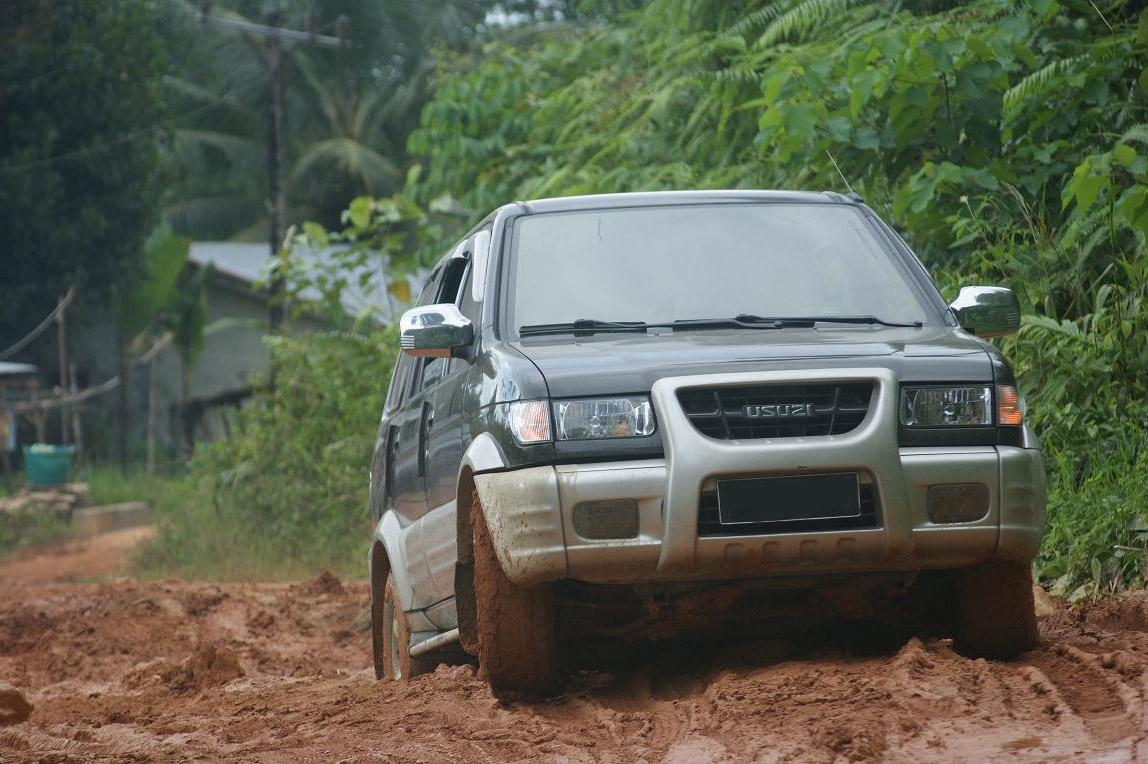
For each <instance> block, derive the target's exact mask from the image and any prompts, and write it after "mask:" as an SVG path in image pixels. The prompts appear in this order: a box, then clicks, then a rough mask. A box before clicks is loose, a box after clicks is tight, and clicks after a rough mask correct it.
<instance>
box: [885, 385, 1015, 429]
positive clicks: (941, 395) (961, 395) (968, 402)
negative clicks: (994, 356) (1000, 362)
mask: <svg viewBox="0 0 1148 764" xmlns="http://www.w3.org/2000/svg"><path fill="white" fill-rule="evenodd" d="M992 423H993V388H992V386H991V385H975V386H974V385H968V386H966V385H960V386H957V385H953V386H945V387H940V386H937V387H902V388H901V424H903V425H905V426H906V427H945V426H948V425H957V426H960V425H966V426H967V425H981V426H985V425H991V424H992Z"/></svg>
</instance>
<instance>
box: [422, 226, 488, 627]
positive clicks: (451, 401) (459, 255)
mask: <svg viewBox="0 0 1148 764" xmlns="http://www.w3.org/2000/svg"><path fill="white" fill-rule="evenodd" d="M474 241H475V238H474V237H471V238H468V239H466V240H465V241H464V242H463V243H462V244H461V245H460V246H459V247H458V248H457V249H456V250H455V252H454V253H453V255H452V257H451V259H450V261H449V262H448V263H447V265H446V269H445V273H444V276H443V287H442V290H441V292H440V294H439V301H440V302H452V303H454V304H455V305H456V306H458V307H459V309H460V311H467V312H463V315H464V316H466V317H467V318H469V319H470V320H471V323H472V324H473V325H474V327H475V329H476V331H477V329H478V325H479V321H478V315H477V309H476V308H477V303H476V302H475V301H474V300H473V299H469V298H468V296H469V294H470V281H471V261H472V259H473V258H472V257H471V254H472V253H471V249H472V246H473V243H474ZM468 313H469V314H468ZM445 360H446V361H447V363H446V364H445V365H444V369H443V376H442V378H441V379H439V380H437V381H436V382H435V385H434V388H433V390H432V391H431V392H430V393H429V395H428V404H429V408H428V411H429V416H430V423H429V425H428V427H427V444H426V454H427V458H426V462H427V474H426V491H427V495H426V503H427V508H428V511H427V515H426V518H425V520H424V523H423V526H424V527H423V547H424V550H425V552H426V557H427V567H428V569H429V570H430V574H431V578H432V579H433V580H434V582H435V592H436V596H438V597H439V598H440V599H445V598H447V597H450V596H452V595H453V594H454V564H455V560H456V559H457V558H458V545H457V528H458V526H457V523H456V519H455V518H456V512H455V505H456V499H457V496H456V490H457V480H458V469H459V465H460V464H461V463H462V454H463V421H464V416H465V413H466V412H464V411H463V410H462V400H463V399H462V396H461V395H460V391H461V386H462V384H463V381H464V375H465V374H466V373H467V371H469V369H470V364H469V363H468V362H467V361H466V360H464V359H461V358H451V359H445ZM449 612H450V615H449V616H446V618H447V622H442V623H440V625H443V626H444V627H452V626H453V625H454V624H453V623H452V622H449V621H450V619H451V618H453V608H450V611H449ZM436 616H437V614H436Z"/></svg>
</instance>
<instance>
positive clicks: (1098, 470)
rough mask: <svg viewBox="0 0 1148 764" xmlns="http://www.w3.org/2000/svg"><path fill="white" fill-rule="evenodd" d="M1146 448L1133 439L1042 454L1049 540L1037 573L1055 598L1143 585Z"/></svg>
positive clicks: (1147, 539) (1146, 545) (1147, 541)
mask: <svg viewBox="0 0 1148 764" xmlns="http://www.w3.org/2000/svg"><path fill="white" fill-rule="evenodd" d="M1137 437H1138V438H1140V440H1139V442H1137V440H1136V439H1135V438H1137ZM1146 445H1148V444H1146V443H1145V441H1144V440H1143V436H1142V435H1139V434H1136V435H1134V436H1132V437H1129V438H1126V439H1125V440H1124V442H1122V443H1120V444H1119V445H1114V444H1113V443H1112V442H1109V443H1108V444H1106V446H1105V447H1103V448H1101V447H1097V446H1096V445H1092V446H1082V447H1079V448H1077V449H1073V450H1067V451H1059V452H1056V451H1053V452H1049V453H1046V459H1047V461H1048V467H1049V502H1048V533H1047V535H1046V537H1045V541H1044V545H1043V547H1042V549H1041V553H1040V555H1039V556H1038V557H1037V559H1036V563H1035V570H1036V573H1037V576H1038V578H1039V579H1040V580H1042V581H1043V582H1044V583H1045V584H1046V585H1048V586H1050V588H1051V589H1052V591H1053V593H1054V594H1063V595H1068V596H1069V598H1070V599H1080V598H1083V597H1097V596H1100V595H1102V594H1110V593H1114V592H1119V591H1124V590H1126V589H1129V588H1133V587H1136V586H1142V585H1143V584H1144V579H1145V575H1144V574H1145V570H1144V568H1145V551H1146V549H1148V536H1146V533H1148V523H1146V519H1148V518H1146V517H1145V513H1146V512H1148V480H1145V479H1144V476H1145V475H1148V448H1146V447H1145V446H1146Z"/></svg>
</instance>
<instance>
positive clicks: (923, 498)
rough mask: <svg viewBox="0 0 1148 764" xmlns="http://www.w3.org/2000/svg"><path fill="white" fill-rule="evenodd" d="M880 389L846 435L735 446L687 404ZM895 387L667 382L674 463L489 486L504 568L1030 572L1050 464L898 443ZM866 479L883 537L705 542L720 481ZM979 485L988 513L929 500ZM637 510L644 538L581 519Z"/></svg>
mask: <svg viewBox="0 0 1148 764" xmlns="http://www.w3.org/2000/svg"><path fill="white" fill-rule="evenodd" d="M835 381H842V382H857V381H872V383H873V385H874V388H873V390H874V391H873V397H872V399H871V402H870V407H869V412H868V414H867V415H866V417H865V419H864V420H863V421H862V423H861V424H860V425H859V426H858V427H857V428H856V429H854V430H852V431H851V432H849V433H846V434H844V435H830V436H818V437H794V438H776V439H759V440H741V441H727V440H716V439H713V438H709V437H707V436H705V435H702V434H701V433H700V432H699V431H698V430H697V429H695V428H694V426H693V425H692V424H691V423H690V421H689V420H688V419H687V417H686V415H685V414H684V413H683V412H682V409H681V407H680V405H679V404H678V399H677V391H678V390H679V389H681V388H684V387H698V386H722V385H745V384H762V383H765V384H769V383H786V384H788V383H793V382H835ZM897 396H898V385H897V380H896V377H895V375H894V374H893V372H892V371H890V370H888V369H850V370H848V372H847V373H842V372H835V371H832V370H813V371H784V372H753V373H747V374H715V375H705V376H690V377H675V378H666V379H661V380H659V381H658V382H657V383H656V384H655V385H654V388H653V391H652V396H651V397H652V400H653V405H654V409H655V413H656V415H657V419H658V426H659V427H661V432H662V440H663V443H664V444H665V458H664V459H657V460H643V461H625V462H612V463H600V464H581V465H558V466H546V467H533V468H527V469H519V470H512V471H506V472H488V473H483V474H479V475H475V485H476V487H477V489H478V493H479V497H480V498H481V500H482V504H483V508H484V511H485V513H486V516H487V525H488V527H489V529H490V532H491V535H492V537H493V539H492V540H493V541H494V547H495V550H496V551H497V553H498V555H499V558H500V561H501V562H502V565H503V569H504V570H505V571H506V573H507V575H508V577H509V578H510V579H511V580H513V581H515V582H516V583H519V584H522V585H529V584H534V583H539V582H542V581H553V580H558V579H563V578H574V579H579V580H583V581H590V582H595V583H632V582H640V581H668V580H679V581H680V580H689V579H708V578H734V577H761V576H771V575H790V574H803V573H841V572H850V571H885V570H889V571H893V570H920V569H951V568H960V567H966V566H969V565H973V564H976V563H978V562H981V561H984V560H989V559H1005V560H1018V561H1028V560H1030V559H1032V557H1033V556H1035V554H1036V552H1037V549H1038V548H1039V546H1040V540H1041V534H1042V530H1043V527H1044V508H1045V486H1044V480H1045V478H1044V466H1043V460H1042V455H1041V452H1040V451H1039V450H1037V449H1029V448H1020V447H1012V446H959V447H943V448H934V447H928V448H923V447H917V448H904V447H898V445H897V410H896V407H897ZM827 472H855V473H857V474H858V475H859V476H861V479H862V480H863V481H864V482H865V483H866V485H868V486H870V487H871V489H872V493H873V495H874V497H875V501H874V503H875V509H876V519H875V521H874V522H873V523H871V524H870V527H857V528H850V529H846V530H832V531H796V532H785V533H769V534H752V535H751V534H746V535H729V534H728V533H723V534H721V535H704V534H702V535H699V527H698V513H699V510H700V509H701V504H702V497H703V494H705V493H706V492H707V491H708V490H712V487H713V485H714V482H715V479H716V478H719V477H722V476H727V475H736V476H761V477H770V476H785V475H809V474H817V473H827ZM952 484H978V485H983V486H985V487H986V488H987V490H988V497H989V501H988V512H987V513H986V514H985V515H984V517H982V518H981V519H978V520H974V521H971V522H958V523H937V522H933V521H932V520H931V519H930V516H929V512H928V493H929V488H930V487H931V486H935V485H952ZM618 499H623V500H630V501H631V502H632V504H629V502H628V504H629V505H630V506H631V507H633V506H635V505H636V509H637V518H636V532H634V533H631V534H629V535H630V536H631V537H629V538H620V539H607V540H601V539H590V538H585V537H584V536H582V535H580V534H579V533H578V531H577V529H576V527H575V525H576V524H575V519H574V508H575V507H577V506H578V505H580V504H583V503H587V502H600V501H610V500H618Z"/></svg>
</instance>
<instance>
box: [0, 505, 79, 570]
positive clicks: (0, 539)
mask: <svg viewBox="0 0 1148 764" xmlns="http://www.w3.org/2000/svg"><path fill="white" fill-rule="evenodd" d="M68 536H69V530H68V522H67V520H65V519H64V518H62V517H60V516H59V515H57V514H56V513H55V512H47V511H30V512H0V560H3V559H6V558H8V557H12V556H14V555H16V554H18V553H19V552H20V551H21V550H23V549H30V548H33V547H38V546H45V545H48V544H52V543H54V542H58V541H62V540H64V539H66V538H68Z"/></svg>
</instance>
